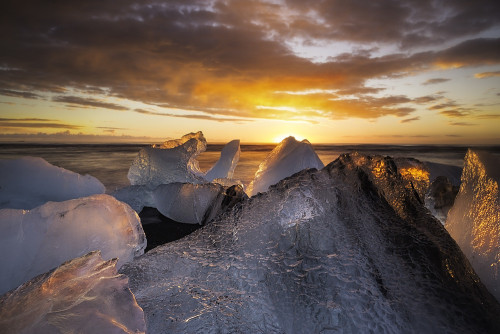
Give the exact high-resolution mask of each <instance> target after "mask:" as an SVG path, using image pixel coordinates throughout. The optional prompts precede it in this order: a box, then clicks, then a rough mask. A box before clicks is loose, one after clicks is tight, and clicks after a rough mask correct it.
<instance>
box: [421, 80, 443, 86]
mask: <svg viewBox="0 0 500 334" xmlns="http://www.w3.org/2000/svg"><path fill="white" fill-rule="evenodd" d="M447 81H450V79H446V78H434V79H429V80H427V81H425V82H423V83H422V85H424V86H427V85H435V84H439V83H443V82H447Z"/></svg>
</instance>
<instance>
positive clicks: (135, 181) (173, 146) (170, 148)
mask: <svg viewBox="0 0 500 334" xmlns="http://www.w3.org/2000/svg"><path fill="white" fill-rule="evenodd" d="M206 148H207V141H206V140H205V137H204V136H203V133H202V132H201V131H198V132H197V133H189V134H187V135H184V136H183V137H182V138H181V139H175V140H169V141H166V142H165V143H163V144H162V145H160V146H153V147H147V148H143V149H141V150H140V151H139V154H138V155H137V157H136V158H135V160H134V162H133V163H132V165H131V166H130V169H129V171H128V179H129V181H130V184H131V185H146V186H148V187H150V188H151V189H153V188H155V187H156V186H158V185H160V184H167V183H172V182H190V183H203V182H205V180H204V178H203V173H202V172H201V171H200V168H199V165H198V160H196V158H197V157H198V155H200V153H202V152H204V151H205V150H206Z"/></svg>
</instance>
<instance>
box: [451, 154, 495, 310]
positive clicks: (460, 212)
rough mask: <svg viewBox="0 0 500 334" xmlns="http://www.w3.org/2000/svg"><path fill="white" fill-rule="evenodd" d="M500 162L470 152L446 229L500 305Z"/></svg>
mask: <svg viewBox="0 0 500 334" xmlns="http://www.w3.org/2000/svg"><path fill="white" fill-rule="evenodd" d="M499 182H500V159H499V158H498V157H496V156H494V155H491V154H488V153H486V152H480V151H473V150H470V149H469V150H468V152H467V154H466V156H465V163H464V169H463V172H462V183H461V185H460V190H459V192H458V195H457V197H456V199H455V203H454V204H453V207H452V208H451V210H450V212H449V213H448V218H447V219H446V225H445V226H446V229H447V230H448V232H450V235H451V236H452V237H453V238H454V239H455V240H456V242H457V243H458V244H459V246H460V248H461V249H462V251H463V252H464V253H465V255H467V258H468V259H469V261H470V262H471V264H472V266H473V267H474V269H475V270H476V272H477V273H478V275H479V277H481V280H482V281H483V283H484V284H485V285H486V287H487V288H488V289H489V290H490V291H491V292H492V293H493V294H494V295H495V297H496V298H497V299H498V300H499V301H500V272H499V271H500V197H499V190H498V186H499Z"/></svg>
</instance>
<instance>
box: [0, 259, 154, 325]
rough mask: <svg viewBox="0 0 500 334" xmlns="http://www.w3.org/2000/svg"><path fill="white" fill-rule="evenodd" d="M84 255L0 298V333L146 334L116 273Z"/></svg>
mask: <svg viewBox="0 0 500 334" xmlns="http://www.w3.org/2000/svg"><path fill="white" fill-rule="evenodd" d="M115 266H116V260H109V261H103V260H102V259H101V256H100V254H99V252H93V253H89V254H87V255H85V256H82V257H80V258H76V259H74V260H71V261H69V262H66V263H64V264H62V265H61V266H60V267H58V268H57V269H55V270H54V271H51V272H48V273H46V274H43V275H40V276H37V277H36V278H34V279H32V280H31V281H29V282H27V283H26V284H24V285H22V286H20V287H19V288H18V289H16V290H15V291H12V292H10V293H7V294H5V295H4V296H1V297H0V333H3V334H8V333H26V334H28V333H116V334H118V333H145V330H146V324H145V321H144V313H143V311H142V309H141V308H140V307H139V306H138V305H137V302H136V301H135V298H134V296H133V294H132V293H131V292H130V290H129V289H128V280H127V278H126V277H125V276H123V275H118V274H117V272H116V268H115Z"/></svg>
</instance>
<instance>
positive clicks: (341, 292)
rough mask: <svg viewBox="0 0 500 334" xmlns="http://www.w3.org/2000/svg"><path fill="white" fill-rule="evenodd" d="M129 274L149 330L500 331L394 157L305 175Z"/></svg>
mask: <svg viewBox="0 0 500 334" xmlns="http://www.w3.org/2000/svg"><path fill="white" fill-rule="evenodd" d="M121 272H122V273H125V274H126V275H128V277H129V279H130V288H131V290H132V291H133V292H134V294H135V295H136V297H137V301H138V303H139V305H141V307H143V309H144V312H145V314H146V320H147V322H148V332H149V333H151V334H155V333H199V332H203V333H335V332H341V333H444V332H447V333H494V332H495V331H496V330H497V329H498V328H500V327H499V326H500V305H499V304H498V303H497V302H496V300H495V299H494V297H493V296H492V295H491V294H490V293H489V292H488V291H487V290H486V289H485V288H484V286H483V285H482V284H481V283H480V281H479V278H478V277H477V275H476V274H475V273H474V271H473V269H472V267H471V266H470V264H469V262H468V261H467V260H466V258H465V256H464V255H463V254H462V252H461V251H460V249H459V247H458V246H457V244H456V243H455V242H454V241H453V240H452V238H451V237H450V236H449V234H448V233H447V232H446V230H445V229H444V227H443V226H442V225H441V224H440V223H439V222H438V221H437V220H435V219H434V218H433V217H432V216H431V215H429V214H428V211H427V210H426V209H425V207H424V206H423V205H422V203H421V199H419V198H418V196H416V191H415V190H414V189H413V187H412V186H411V184H410V183H409V182H407V180H405V179H403V177H402V176H401V174H400V173H399V172H398V168H397V166H396V164H395V162H394V161H393V159H390V158H382V157H367V156H361V155H355V156H353V155H345V156H341V157H340V158H339V159H338V160H337V161H335V162H333V163H331V164H330V165H328V166H327V167H325V168H323V169H322V170H319V171H313V170H306V171H302V172H300V173H296V174H295V175H294V176H293V177H291V178H287V179H285V180H283V181H281V182H279V183H278V184H276V185H275V186H273V187H271V188H270V189H269V191H268V192H266V193H264V194H262V195H261V196H254V197H252V198H251V199H249V200H247V201H244V202H242V203H241V204H240V205H237V206H234V207H233V209H232V210H230V211H227V212H226V213H224V214H223V215H221V216H219V217H218V218H216V219H215V220H213V221H212V222H211V223H210V224H207V225H206V226H204V227H203V228H202V229H199V230H197V231H195V232H194V233H192V234H190V235H188V236H186V237H184V238H183V239H181V240H178V241H176V242H174V243H170V244H166V245H163V246H160V247H157V248H155V249H153V250H151V251H150V252H149V253H147V254H145V255H144V256H141V257H140V258H137V259H135V260H134V261H132V262H130V263H127V264H125V265H124V266H123V267H122V269H121Z"/></svg>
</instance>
